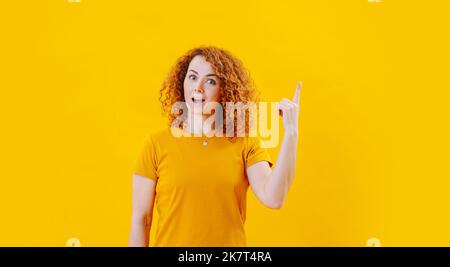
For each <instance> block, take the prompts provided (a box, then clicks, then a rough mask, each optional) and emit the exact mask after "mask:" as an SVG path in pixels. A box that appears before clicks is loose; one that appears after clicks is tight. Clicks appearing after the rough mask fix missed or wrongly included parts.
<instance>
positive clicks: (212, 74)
mask: <svg viewBox="0 0 450 267" xmlns="http://www.w3.org/2000/svg"><path fill="white" fill-rule="evenodd" d="M189 71H192V72H193V73H195V74H197V75H198V72H196V71H195V70H193V69H189ZM209 76H217V75H216V74H214V73H211V74H208V75H206V77H209Z"/></svg>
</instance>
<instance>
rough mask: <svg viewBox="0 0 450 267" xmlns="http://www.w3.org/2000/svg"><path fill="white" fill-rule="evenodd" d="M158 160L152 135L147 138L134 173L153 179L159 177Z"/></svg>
mask: <svg viewBox="0 0 450 267" xmlns="http://www.w3.org/2000/svg"><path fill="white" fill-rule="evenodd" d="M157 170H158V160H157V153H156V148H155V144H154V142H153V139H152V137H151V136H148V137H147V138H146V139H145V142H144V146H143V147H142V148H141V152H140V153H139V155H138V158H137V161H136V164H135V167H134V173H135V174H139V175H140V176H144V177H146V178H150V179H152V180H153V181H156V180H157V179H158V172H157Z"/></svg>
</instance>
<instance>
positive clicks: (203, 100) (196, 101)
mask: <svg viewBox="0 0 450 267" xmlns="http://www.w3.org/2000/svg"><path fill="white" fill-rule="evenodd" d="M191 100H192V102H193V103H195V104H200V103H204V102H205V99H202V98H195V97H192V98H191Z"/></svg>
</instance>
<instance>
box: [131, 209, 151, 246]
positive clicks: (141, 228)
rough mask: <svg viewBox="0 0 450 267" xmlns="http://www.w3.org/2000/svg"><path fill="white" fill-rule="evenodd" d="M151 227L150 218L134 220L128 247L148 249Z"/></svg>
mask: <svg viewBox="0 0 450 267" xmlns="http://www.w3.org/2000/svg"><path fill="white" fill-rule="evenodd" d="M150 227H151V217H150V216H139V217H138V218H132V220H131V229H130V238H129V241H128V246H129V247H148V245H149V236H150Z"/></svg>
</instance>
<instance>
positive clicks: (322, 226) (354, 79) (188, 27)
mask: <svg viewBox="0 0 450 267" xmlns="http://www.w3.org/2000/svg"><path fill="white" fill-rule="evenodd" d="M448 14H449V8H448V4H446V1H437V0H435V1H395V0H382V2H380V3H371V2H369V1H367V0H343V1H337V0H336V1H331V0H329V1H325V0H310V1H260V0H253V1H241V0H239V1H238V0H233V1H220V2H217V1H176V2H173V1H123V0H122V1H113V0H108V1H106V0H103V1H99V0H81V2H79V3H70V2H67V1H64V0H39V1H32V0H29V1H13V0H9V1H3V2H2V6H1V8H0V36H1V37H0V38H1V42H0V89H1V96H0V118H1V120H0V122H1V132H0V147H1V154H0V155H1V156H0V162H1V163H0V164H1V168H0V177H1V186H0V212H1V220H0V246H65V245H66V241H67V240H68V239H69V238H73V237H74V238H77V239H78V240H80V242H81V245H82V246H125V245H126V244H127V240H128V233H129V223H130V215H131V209H130V208H131V172H132V169H133V165H134V163H135V160H136V157H137V155H138V152H139V150H140V149H141V146H142V144H143V138H144V137H145V136H146V134H147V133H148V132H150V131H151V130H152V129H155V128H158V127H161V126H163V125H164V123H165V118H164V117H163V116H162V115H161V111H160V105H159V102H158V100H157V97H158V90H159V88H160V85H161V83H162V80H163V79H164V77H165V75H166V74H167V72H168V70H169V68H170V67H171V66H172V65H173V63H174V62H175V60H176V58H177V57H178V56H180V55H182V54H183V53H184V52H185V51H186V50H188V49H190V48H192V47H195V46H198V45H216V46H219V47H223V48H226V49H228V50H230V51H231V52H233V53H234V54H235V55H236V56H238V57H239V58H240V59H241V60H242V61H243V62H244V64H245V65H246V66H247V67H248V68H249V69H250V71H251V73H252V76H253V78H254V80H255V83H256V85H257V87H258V88H259V90H260V91H261V93H262V97H263V98H264V99H265V100H268V101H278V100H279V99H280V98H282V97H291V96H292V93H293V91H294V88H295V83H296V82H297V81H298V80H299V79H302V80H303V83H304V88H303V90H302V98H301V114H300V143H299V157H298V162H297V164H298V174H297V177H296V179H295V182H294V183H293V186H292V188H291V191H290V193H289V196H288V199H287V202H286V205H285V206H284V207H283V208H282V209H281V210H269V209H267V208H265V207H263V206H262V205H261V204H259V203H258V202H257V200H256V199H255V197H254V196H253V193H252V192H251V191H249V203H248V220H247V223H246V227H247V236H248V242H249V245H251V246H265V245H268V246H365V245H366V241H367V240H368V239H369V238H372V237H375V238H378V239H379V240H380V241H381V245H382V246H419V245H420V246H422V245H424V246H429V245H437V246H440V245H446V246H449V245H450V228H449V225H450V215H449V212H448V207H449V204H450V194H449V187H450V180H449V178H450V171H449V165H450V164H449V158H450V157H449V150H450V141H449V134H450V133H449V126H448V123H449V115H450V111H449V100H450V99H449V95H450V93H449V89H450V88H449V82H448V76H449V75H448V70H449V59H450V58H449V51H448V50H449V49H448V47H449V40H448V28H449V26H450V25H449V24H450V23H449V21H448V20H449V19H448V17H449V16H448ZM270 153H271V155H272V156H273V157H274V158H276V155H277V149H272V150H270Z"/></svg>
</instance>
